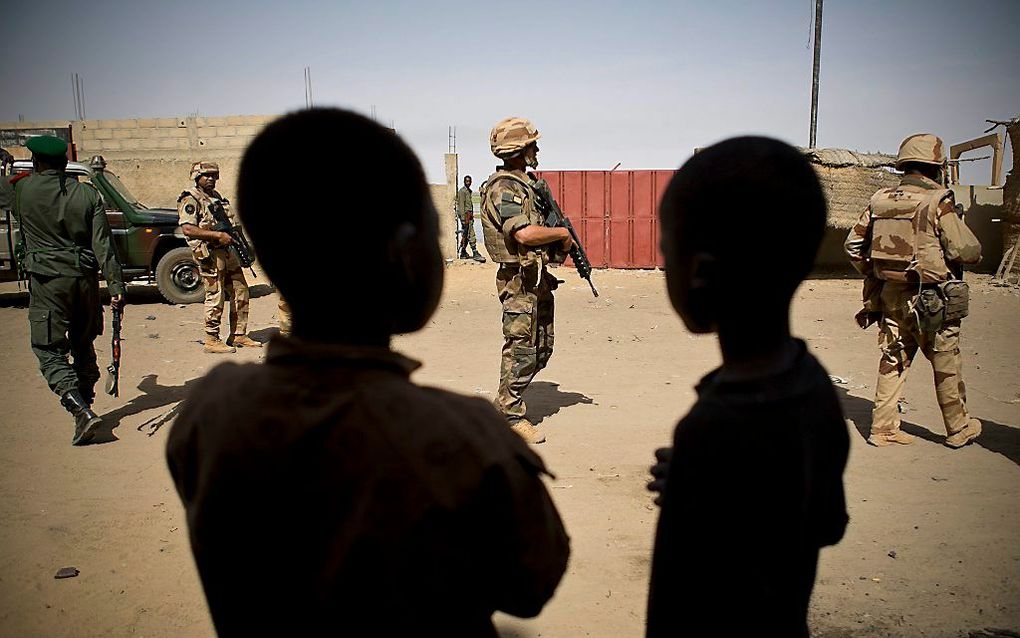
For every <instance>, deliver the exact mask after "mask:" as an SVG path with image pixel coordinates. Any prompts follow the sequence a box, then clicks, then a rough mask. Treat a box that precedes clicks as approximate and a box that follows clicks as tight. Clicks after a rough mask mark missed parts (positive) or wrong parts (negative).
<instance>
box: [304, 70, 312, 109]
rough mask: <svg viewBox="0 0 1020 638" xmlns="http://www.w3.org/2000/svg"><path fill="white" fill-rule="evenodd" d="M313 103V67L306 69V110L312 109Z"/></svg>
mask: <svg viewBox="0 0 1020 638" xmlns="http://www.w3.org/2000/svg"><path fill="white" fill-rule="evenodd" d="M312 106H313V102H312V67H310V66H306V67H305V108H306V109H310V108H312Z"/></svg>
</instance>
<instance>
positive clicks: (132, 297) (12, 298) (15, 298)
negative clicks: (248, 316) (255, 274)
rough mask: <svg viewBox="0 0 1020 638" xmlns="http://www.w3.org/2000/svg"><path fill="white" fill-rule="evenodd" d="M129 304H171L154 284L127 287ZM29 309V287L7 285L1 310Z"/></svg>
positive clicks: (261, 288) (267, 289)
mask: <svg viewBox="0 0 1020 638" xmlns="http://www.w3.org/2000/svg"><path fill="white" fill-rule="evenodd" d="M274 292H276V289H275V288H273V287H272V286H271V285H270V284H256V285H254V286H251V287H250V288H248V294H249V295H250V296H251V298H252V299H258V298H259V297H265V296H266V295H270V294H272V293H274ZM102 296H103V304H105V305H109V303H110V295H109V293H108V292H106V288H103V290H102ZM127 303H128V306H144V305H148V304H166V305H172V304H170V303H169V302H168V301H167V300H166V299H164V298H163V295H161V294H159V289H158V288H156V286H155V285H153V284H128V287H127ZM27 307H28V287H27V284H24V285H23V286H22V288H20V289H18V288H17V287H16V286H15V285H14V284H10V285H5V286H4V289H3V290H0V308H27Z"/></svg>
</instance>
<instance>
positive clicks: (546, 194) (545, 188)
mask: <svg viewBox="0 0 1020 638" xmlns="http://www.w3.org/2000/svg"><path fill="white" fill-rule="evenodd" d="M534 188H535V190H536V191H537V192H538V194H539V197H537V198H536V204H537V206H538V211H539V212H540V213H541V214H542V216H543V217H545V225H546V226H549V227H551V228H566V229H567V230H568V231H569V232H570V238H571V239H572V240H574V245H573V246H571V248H570V250H569V251H568V253H567V254H568V255H570V259H572V260H573V262H574V267H575V268H577V274H578V275H579V276H580V277H581V279H584V280H585V281H587V282H588V285H589V286H591V292H592V294H594V295H595V296H596V297H598V296H599V291H598V290H595V284H594V283H593V282H592V280H591V262H590V261H588V253H586V252H584V246H582V245H581V240H580V239H579V238H578V237H577V231H575V230H574V225H573V224H571V223H570V220H569V219H567V216H566V215H564V214H563V211H562V210H560V205H559V204H557V203H556V200H555V199H554V198H553V196H552V191H551V190H550V189H549V184H548V182H546V181H545V180H544V179H540V180H538V181H537V182H535V184H534Z"/></svg>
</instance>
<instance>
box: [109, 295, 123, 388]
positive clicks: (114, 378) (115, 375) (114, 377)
mask: <svg viewBox="0 0 1020 638" xmlns="http://www.w3.org/2000/svg"><path fill="white" fill-rule="evenodd" d="M110 309H111V310H112V311H113V330H112V332H113V336H112V337H111V338H110V349H111V350H112V351H113V360H112V361H110V365H108V366H106V373H107V376H106V393H107V394H109V395H110V396H115V397H119V396H120V320H121V317H122V316H123V315H124V311H123V310H122V309H121V307H120V306H118V305H117V304H116V303H112V302H111V303H110Z"/></svg>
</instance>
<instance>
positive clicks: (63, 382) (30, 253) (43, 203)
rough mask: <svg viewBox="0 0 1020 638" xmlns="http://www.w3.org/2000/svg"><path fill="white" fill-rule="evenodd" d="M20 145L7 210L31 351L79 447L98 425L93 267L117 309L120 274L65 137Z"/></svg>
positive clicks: (99, 317)
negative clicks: (19, 247) (20, 169)
mask: <svg viewBox="0 0 1020 638" xmlns="http://www.w3.org/2000/svg"><path fill="white" fill-rule="evenodd" d="M26 146H28V148H29V150H31V151H32V163H33V165H34V169H35V172H34V173H33V174H32V175H29V176H28V177H25V178H24V179H20V180H18V181H17V183H16V184H15V195H14V199H15V201H14V212H15V215H17V217H18V220H19V222H20V224H21V237H22V241H23V242H24V247H25V271H26V272H27V273H28V287H29V288H28V289H29V306H28V320H29V325H30V332H31V343H32V351H33V352H34V353H35V356H36V357H38V359H39V369H40V371H41V372H42V375H43V377H45V378H46V382H47V383H48V384H49V386H50V389H52V390H53V391H54V392H55V393H57V394H58V395H59V396H60V403H61V405H63V406H64V408H65V409H67V411H68V412H70V413H71V414H72V415H73V416H74V420H75V429H74V437H73V438H72V439H71V443H72V444H73V445H83V444H85V443H88V442H89V441H90V440H91V439H92V437H93V436H94V434H95V430H96V428H97V427H98V426H99V425H100V424H101V423H102V421H101V420H100V419H99V417H98V416H96V414H95V413H94V412H93V411H92V409H91V405H92V401H93V399H95V385H96V382H97V381H99V366H98V364H97V363H96V350H95V348H94V347H93V345H92V344H93V341H95V339H96V337H97V336H98V335H100V334H102V332H103V308H102V304H101V302H100V297H99V272H100V270H101V271H102V273H103V276H104V277H105V278H106V284H107V288H108V289H109V292H110V297H111V303H112V304H113V305H116V306H121V307H122V306H123V304H124V275H123V273H122V272H121V267H120V263H119V262H118V261H117V254H116V252H115V251H114V247H113V240H112V237H111V235H110V225H109V222H108V221H107V219H106V213H105V211H104V210H103V201H102V197H101V196H100V195H99V192H98V191H97V190H96V189H95V188H94V187H93V186H92V185H90V184H82V183H79V182H78V181H77V180H76V179H74V178H73V177H70V176H68V175H66V174H65V172H64V169H65V168H66V166H67V156H66V153H67V143H66V142H64V141H63V140H61V139H59V138H56V137H51V136H40V137H34V138H32V139H30V140H29V141H28V144H26ZM69 354H70V355H71V357H72V359H73V363H69V362H68V355H69Z"/></svg>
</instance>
